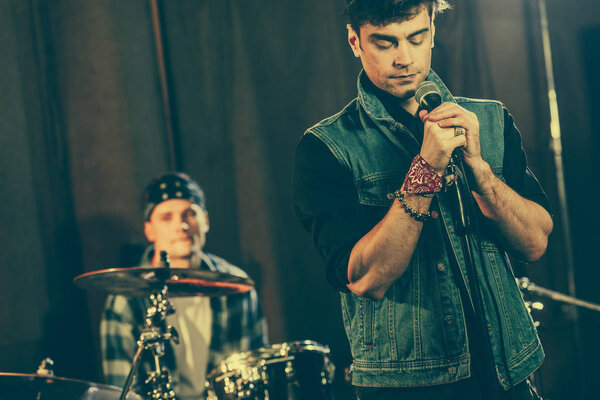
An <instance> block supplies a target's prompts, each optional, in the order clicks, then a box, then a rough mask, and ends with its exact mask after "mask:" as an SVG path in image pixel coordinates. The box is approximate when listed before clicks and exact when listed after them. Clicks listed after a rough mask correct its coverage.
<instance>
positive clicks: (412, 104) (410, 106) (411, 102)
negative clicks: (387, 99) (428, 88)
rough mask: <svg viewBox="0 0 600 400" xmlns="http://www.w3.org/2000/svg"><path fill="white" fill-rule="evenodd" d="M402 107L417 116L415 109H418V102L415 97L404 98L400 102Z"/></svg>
mask: <svg viewBox="0 0 600 400" xmlns="http://www.w3.org/2000/svg"><path fill="white" fill-rule="evenodd" d="M401 105H402V108H404V109H405V110H406V111H407V112H408V113H409V114H410V115H413V116H417V110H418V109H419V104H418V103H417V101H416V100H415V97H414V96H413V97H411V98H410V99H408V100H406V101H405V102H403V103H402V104H401Z"/></svg>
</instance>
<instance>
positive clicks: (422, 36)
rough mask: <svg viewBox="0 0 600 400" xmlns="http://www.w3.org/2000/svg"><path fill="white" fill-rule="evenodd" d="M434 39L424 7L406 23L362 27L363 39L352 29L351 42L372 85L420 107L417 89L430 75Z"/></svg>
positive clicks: (350, 33) (430, 23)
mask: <svg viewBox="0 0 600 400" xmlns="http://www.w3.org/2000/svg"><path fill="white" fill-rule="evenodd" d="M433 36H434V28H433V23H432V20H431V17H430V15H429V12H428V11H427V8H426V7H424V6H422V7H421V9H420V11H419V13H418V14H416V15H415V16H414V17H412V18H411V19H409V20H406V21H400V22H392V23H389V24H387V25H384V26H373V25H371V24H365V25H362V26H361V27H360V38H359V37H358V35H357V33H356V32H355V31H354V30H353V29H352V27H350V26H349V27H348V42H349V43H350V46H351V47H352V51H353V52H354V55H355V56H357V57H360V60H361V62H362V65H363V69H364V70H365V73H366V74H367V76H368V77H369V79H370V80H371V82H373V83H374V84H375V85H376V86H377V87H378V88H380V89H382V90H385V91H386V92H388V93H390V94H392V95H394V96H396V97H398V98H400V99H403V100H405V102H406V105H408V104H409V103H411V102H412V103H414V104H416V103H415V102H414V94H415V90H416V88H417V86H418V85H419V83H421V82H422V81H424V80H425V77H426V76H427V74H428V73H429V68H430V65H431V48H432V47H433ZM403 105H404V104H403ZM405 108H406V106H405ZM415 110H416V108H415Z"/></svg>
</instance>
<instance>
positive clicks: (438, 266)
mask: <svg viewBox="0 0 600 400" xmlns="http://www.w3.org/2000/svg"><path fill="white" fill-rule="evenodd" d="M437 268H438V271H440V272H444V271H445V270H446V266H445V265H444V264H443V263H439V264H438V265H437Z"/></svg>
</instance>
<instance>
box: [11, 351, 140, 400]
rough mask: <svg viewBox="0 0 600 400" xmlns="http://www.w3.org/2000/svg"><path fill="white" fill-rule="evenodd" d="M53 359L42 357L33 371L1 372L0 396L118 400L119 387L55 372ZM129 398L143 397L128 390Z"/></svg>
mask: <svg viewBox="0 0 600 400" xmlns="http://www.w3.org/2000/svg"><path fill="white" fill-rule="evenodd" d="M53 367H54V362H53V361H52V359H51V358H45V359H44V360H42V362H41V363H40V365H39V367H38V368H37V370H36V373H35V374H21V373H7V372H0V394H1V395H0V397H2V398H3V399H4V398H9V399H11V400H117V399H119V396H120V395H121V393H122V390H121V388H119V387H116V386H111V385H104V384H100V383H94V382H87V381H82V380H78V379H71V378H61V377H57V376H55V375H54V371H53ZM127 399H128V400H142V398H141V397H140V396H139V395H137V394H136V393H133V392H130V393H129V394H128V395H127Z"/></svg>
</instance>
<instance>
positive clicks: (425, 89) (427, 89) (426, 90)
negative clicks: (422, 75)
mask: <svg viewBox="0 0 600 400" xmlns="http://www.w3.org/2000/svg"><path fill="white" fill-rule="evenodd" d="M432 93H436V94H438V95H439V96H440V97H441V96H442V93H441V92H440V88H438V86H437V85H436V84H435V83H433V82H431V81H423V82H421V83H420V84H419V86H417V90H416V91H415V100H416V101H417V103H419V104H421V100H422V99H423V97H425V96H427V95H428V94H432Z"/></svg>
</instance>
